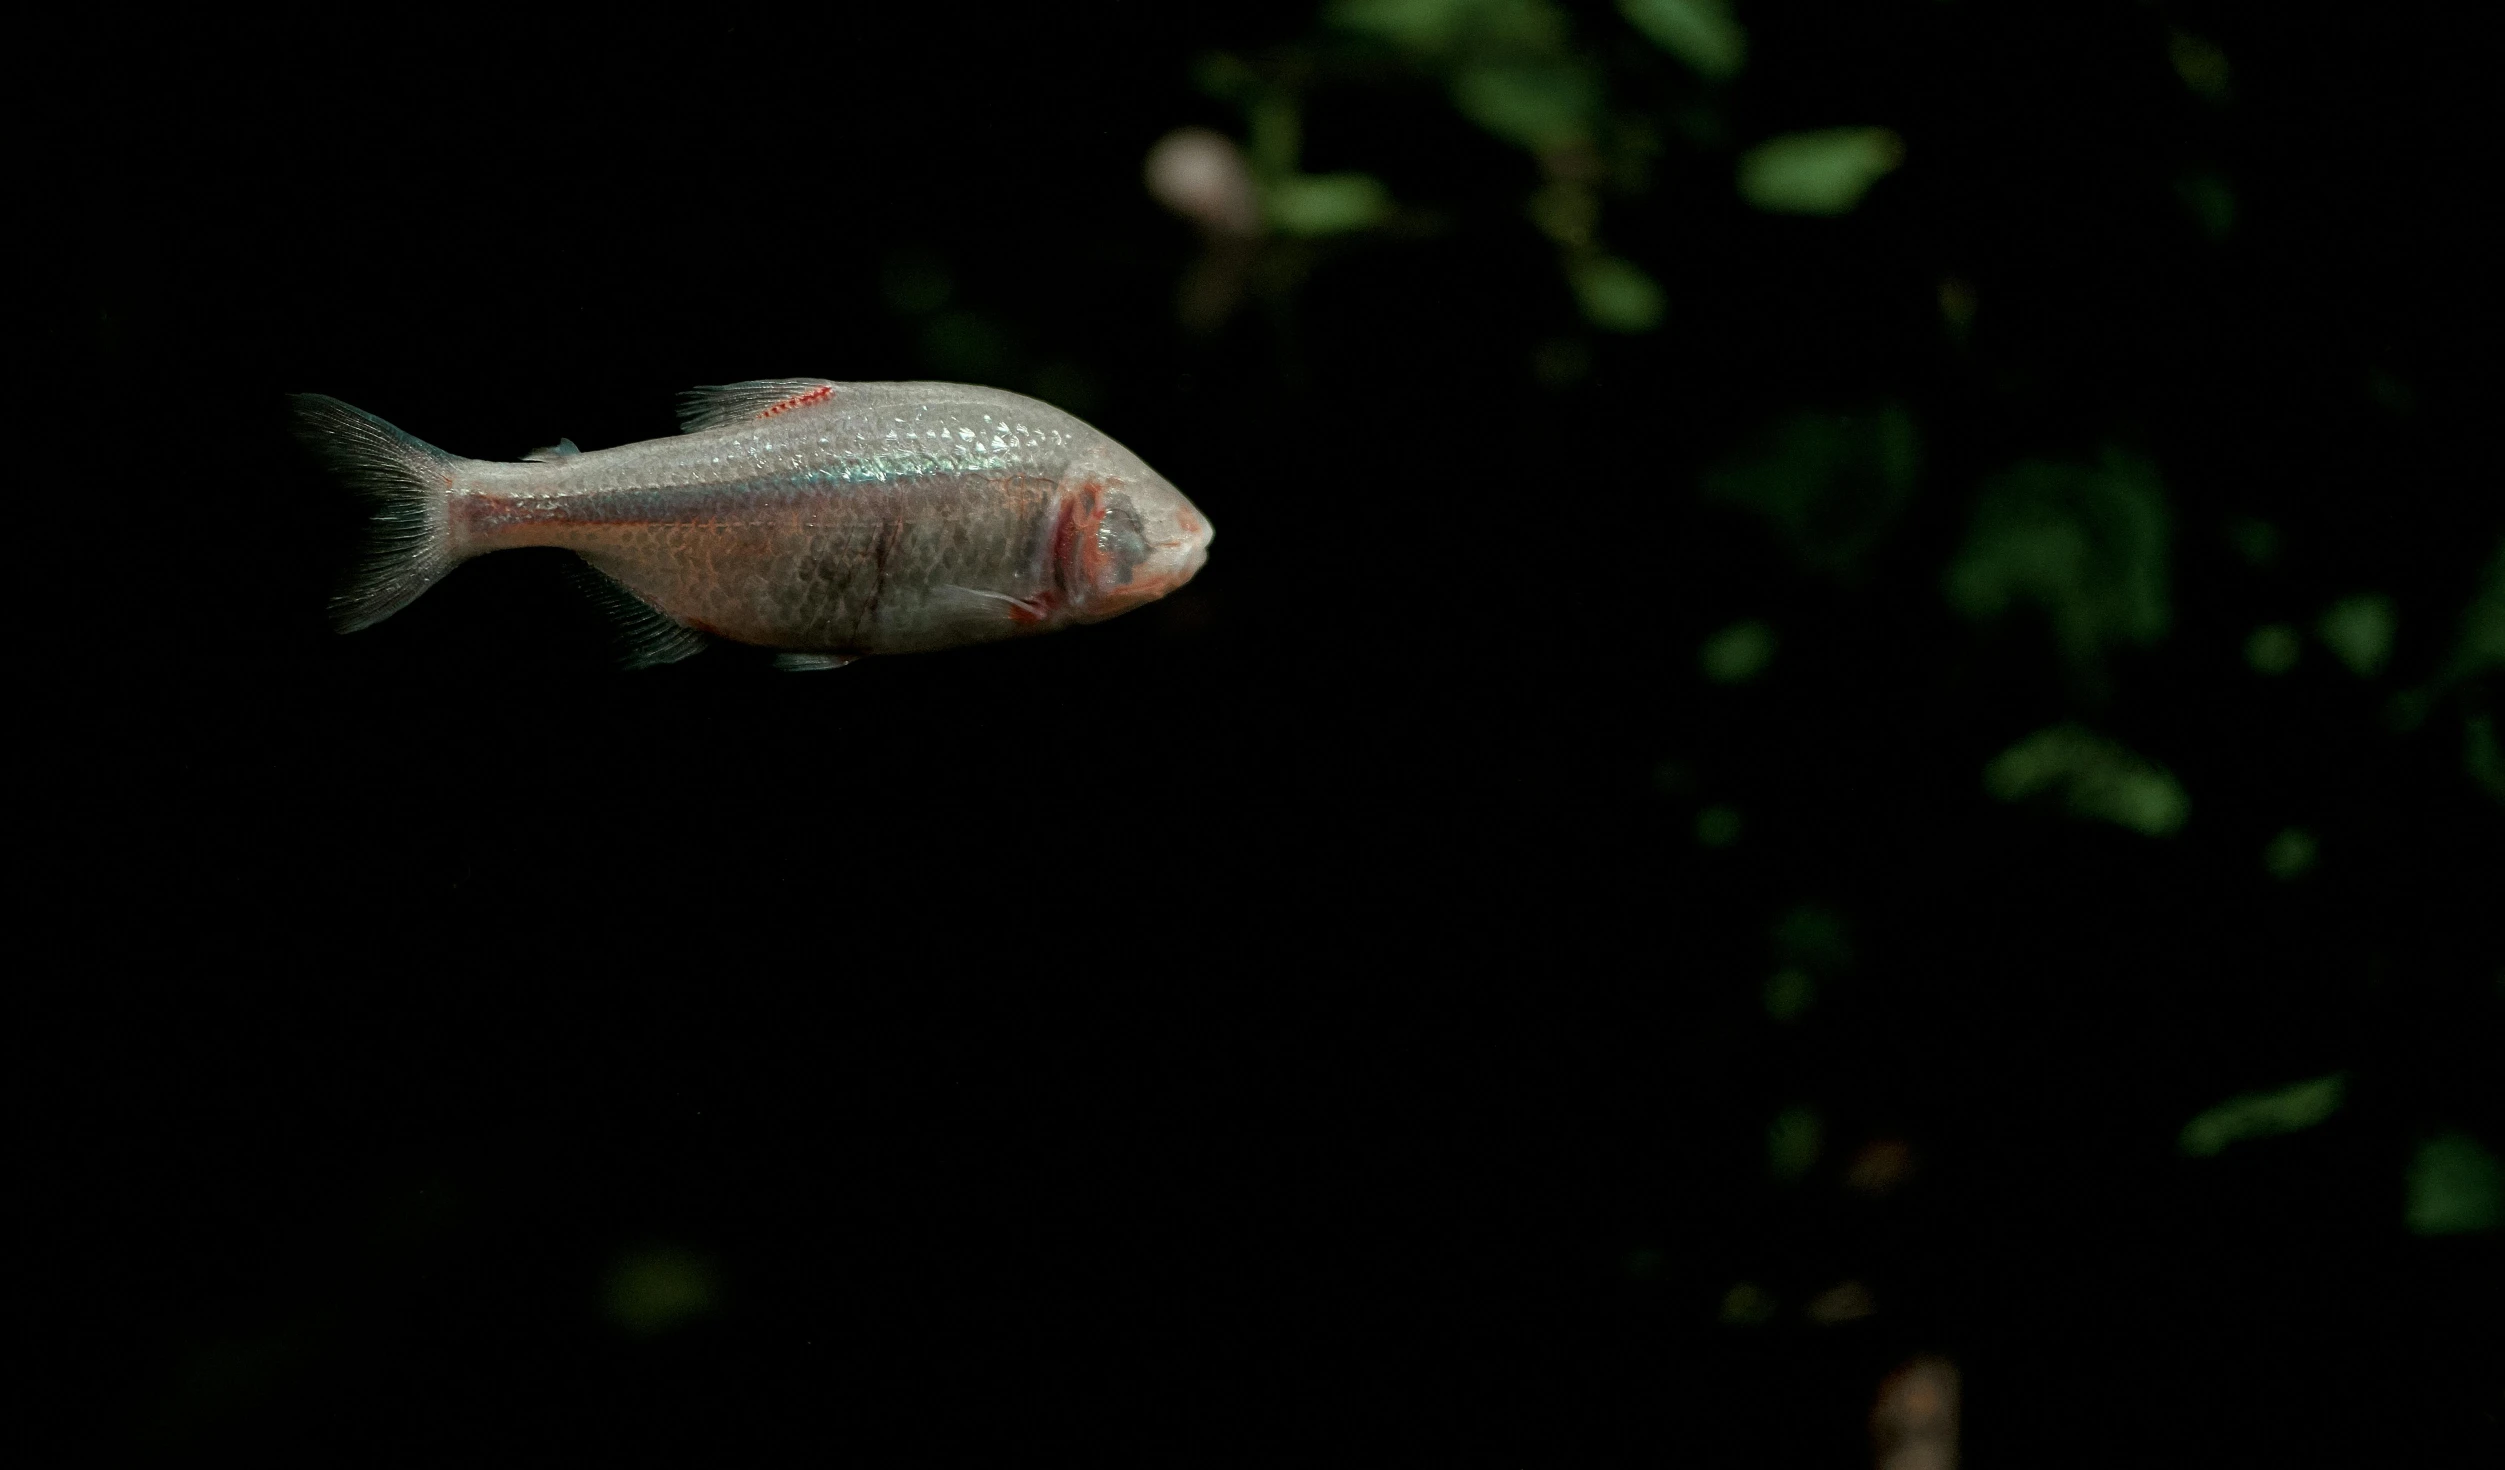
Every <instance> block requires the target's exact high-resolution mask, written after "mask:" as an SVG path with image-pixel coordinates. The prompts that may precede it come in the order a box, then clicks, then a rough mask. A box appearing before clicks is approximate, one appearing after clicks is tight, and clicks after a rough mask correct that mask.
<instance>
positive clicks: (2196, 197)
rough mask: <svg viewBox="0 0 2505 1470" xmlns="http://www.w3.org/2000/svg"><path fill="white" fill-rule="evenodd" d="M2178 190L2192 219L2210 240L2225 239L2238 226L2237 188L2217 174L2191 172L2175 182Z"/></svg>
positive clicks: (2177, 192) (2176, 191)
mask: <svg viewBox="0 0 2505 1470" xmlns="http://www.w3.org/2000/svg"><path fill="white" fill-rule="evenodd" d="M2175 193H2176V195H2177V196H2178V197H2179V198H2181V199H2182V200H2183V207H2184V208H2185V209H2186V210H2188V211H2189V212H2190V213H2191V216H2192V221H2193V223H2195V224H2197V225H2199V226H2200V227H2201V233H2202V234H2204V235H2207V236H2208V237H2209V238H2210V239H2211V240H2213V241H2217V240H2224V239H2226V238H2227V236H2228V235H2230V234H2232V233H2233V232H2234V230H2235V190H2234V188H2233V187H2231V186H2230V185H2229V184H2228V183H2227V181H2226V180H2224V179H2222V178H2219V177H2218V176H2217V175H2216V174H2188V175H2186V176H2185V177H2183V178H2181V179H2179V180H2177V181H2176V182H2175Z"/></svg>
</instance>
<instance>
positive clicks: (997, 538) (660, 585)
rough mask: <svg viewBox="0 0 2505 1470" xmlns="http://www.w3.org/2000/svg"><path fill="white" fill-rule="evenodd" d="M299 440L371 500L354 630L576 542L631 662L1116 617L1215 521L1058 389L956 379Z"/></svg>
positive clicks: (808, 656)
mask: <svg viewBox="0 0 2505 1470" xmlns="http://www.w3.org/2000/svg"><path fill="white" fill-rule="evenodd" d="M298 403H299V412H300V421H301V424H302V427H303V432H304V435H305V437H306V439H307V440H308V441H309V442H310V443H312V444H313V445H314V446H315V447H316V448H317V449H318V450H320V451H321V452H323V453H324V454H325V455H326V456H327V457H328V458H330V459H331V461H332V462H333V463H334V465H335V466H336V467H337V468H338V469H339V470H340V471H341V473H342V474H343V476H344V477H345V478H346V479H347V480H348V481H349V482H350V483H351V484H352V485H353V486H355V487H357V488H359V489H361V490H363V491H365V492H366V493H368V494H369V495H370V496H372V497H373V498H374V500H375V501H376V506H377V510H376V516H375V519H374V522H373V530H372V537H371V542H370V545H369V549H368V554H367V557H366V560H365V563H364V565H363V567H362V569H361V571H360V573H359V575H358V576H357V578H356V579H355V581H354V582H353V583H352V584H351V585H350V587H349V588H348V589H347V590H346V591H345V592H343V593H342V594H341V596H340V597H339V599H338V600H337V601H336V603H335V611H336V613H337V616H338V621H339V623H340V626H341V627H342V628H343V629H354V628H361V627H366V626H370V625H371V624H373V623H376V622H379V621H381V620H382V619H383V618H385V617H388V616H390V615H391V614H392V613H393V612H395V611H397V610H398V609H399V608H401V607H404V606H406V605H407V604H408V603H409V602H410V601H412V600H414V599H415V598H416V597H417V596H418V595H419V594H421V593H423V592H424V591H425V590H426V589H427V588H428V587H430V586H432V585H433V584H434V583H435V582H436V581H437V580H440V579H441V578H442V577H443V575H444V574H445V573H447V572H449V571H450V570H451V569H452V568H453V567H454V566H457V565H459V564H460V563H461V562H462V561H465V560H467V559H468V558H470V557H473V556H479V555H485V554H488V553H491V552H495V551H502V550H508V549H511V548H515V547H525V546H552V547H559V548H562V549H565V550H568V551H571V552H574V553H575V554H577V555H578V556H580V557H581V558H582V559H583V560H584V562H585V563H587V564H588V565H589V566H590V567H591V568H593V569H594V570H595V571H596V572H597V573H598V574H599V575H600V576H602V577H604V578H606V579H608V582H609V583H610V584H612V585H613V587H614V588H615V589H618V590H619V591H620V592H622V594H623V595H616V596H608V597H605V598H604V601H606V602H608V603H609V605H610V606H611V607H612V608H613V609H614V610H615V611H616V612H617V613H618V614H619V616H620V619H621V623H622V626H623V627H624V628H625V630H626V632H627V634H628V638H629V643H630V647H631V650H632V652H631V655H630V661H632V662H637V663H654V662H665V661H668V660H670V659H675V658H682V657H685V656H687V655H688V654H690V653H693V652H695V651H697V650H698V649H700V648H701V647H702V646H703V639H704V637H705V636H711V637H719V638H726V639H731V640H735V641H738V642H743V643H751V644H757V645H761V646H764V647H768V648H774V649H781V650H787V651H789V652H791V653H793V654H796V655H802V656H803V657H801V658H799V659H798V660H796V662H797V663H799V664H801V665H804V666H809V667H825V666H830V665H832V664H834V663H838V662H842V661H845V660H847V659H850V658H853V657H858V656H861V655H863V654H871V653H907V652H922V651H928V650H933V649H941V648H951V647H958V646H962V645H966V644H972V643H982V642H988V641H991V640H993V639H997V638H1007V637H1014V636H1018V635H1021V634H1027V633H1035V632H1046V631H1051V630H1052V629H1055V628H1060V627H1067V626H1070V625H1073V624H1078V623H1089V622H1097V621H1101V620H1102V619H1104V618H1107V617H1112V616H1114V615H1116V614H1118V613H1121V612H1124V611H1128V610H1129V609H1131V608H1133V607H1137V606H1140V605H1142V604H1143V603H1146V602H1149V601H1152V600H1154V599H1156V598H1158V597H1161V596H1163V595H1165V594H1166V593H1168V592H1170V591H1172V590H1173V589H1174V588H1176V587H1179V586H1181V585H1182V584H1183V583H1185V582H1187V581H1189V580H1190V579H1191V577H1192V576H1193V575H1194V574H1195V573H1196V572H1198V570H1199V569H1200V567H1201V565H1202V563H1203V562H1204V561H1205V560H1206V558H1207V554H1208V545H1209V542H1210V540H1211V538H1212V536H1213V534H1214V532H1213V528H1212V527H1211V525H1210V523H1209V520H1208V518H1207V517H1206V516H1204V515H1202V514H1201V513H1200V511H1199V509H1198V508H1197V507H1196V506H1194V505H1193V504H1192V503H1191V502H1190V501H1189V500H1188V499H1186V498H1185V497H1184V496H1183V494H1182V492H1180V491H1179V490H1176V489H1175V488H1174V486H1173V485H1172V484H1170V483H1169V482H1167V481H1166V480H1165V479H1164V478H1163V477H1162V476H1160V475H1158V474H1157V473H1156V472H1155V471H1154V470H1151V469H1150V468H1148V466H1147V465H1146V464H1144V463H1142V462H1141V461H1140V460H1139V458H1138V456H1136V455H1134V454H1132V453H1131V452H1130V451H1129V450H1128V449H1125V448H1124V447H1123V446H1122V445H1120V444H1118V443H1116V442H1115V441H1114V440H1112V439H1111V438H1109V437H1107V436H1106V435H1104V434H1103V433H1101V432H1100V431H1098V430H1096V429H1095V428H1093V427H1091V426H1089V425H1088V424H1086V423H1083V422H1082V421H1080V420H1079V419H1077V418H1075V417H1072V416H1071V415H1069V414H1067V413H1064V412H1062V411H1061V410H1060V409H1057V408H1054V407H1052V406H1051V405H1049V404H1045V403H1041V402H1038V401H1037V400H1034V399H1031V398H1026V397H1022V396H1020V395H1018V394H1014V393H1009V392H1005V391H1003V390H1001V389H997V388H980V387H973V386H969V385H965V384H954V383H836V382H832V381H829V380H825V379H775V380H767V381H762V382H756V383H738V384H731V385H728V386H726V387H722V388H713V389H700V390H697V392H695V393H693V394H691V395H689V399H688V403H687V406H686V409H685V411H684V413H683V419H684V421H685V423H686V425H687V432H686V433H683V434H681V435H679V436H677V437H675V438H670V439H656V440H649V441H646V442H643V443H638V444H627V445H621V446H618V447H617V448H614V449H603V450H595V451H590V452H584V451H580V450H577V449H575V448H574V446H573V445H572V444H571V443H570V442H569V443H561V444H559V445H558V446H557V447H556V448H554V449H550V450H543V451H541V452H539V453H537V454H534V455H532V456H530V457H529V458H528V459H526V460H523V461H520V462H502V461H489V460H476V459H463V458H460V457H457V456H454V455H449V454H446V453H444V452H443V451H441V450H439V449H436V448H434V447H433V446H431V445H428V444H426V443H424V442H422V441H420V440H417V439H414V438H411V437H410V436H409V435H406V434H403V433H401V432H400V431H399V430H397V429H395V428H393V427H392V426H391V425H389V424H387V423H384V422H383V421H382V420H381V419H378V418H375V417H374V416H372V415H370V414H367V413H364V412H363V411H361V410H358V409H354V408H351V407H349V406H348V405H346V404H344V403H340V402H338V401H337V400H335V399H330V398H323V397H320V396H318V395H304V396H303V397H301V398H300V399H299V400H298Z"/></svg>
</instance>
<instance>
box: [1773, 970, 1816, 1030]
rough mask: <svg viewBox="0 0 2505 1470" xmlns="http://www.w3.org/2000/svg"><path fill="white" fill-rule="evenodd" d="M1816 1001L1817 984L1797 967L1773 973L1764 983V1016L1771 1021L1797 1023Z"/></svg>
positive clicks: (1805, 971)
mask: <svg viewBox="0 0 2505 1470" xmlns="http://www.w3.org/2000/svg"><path fill="white" fill-rule="evenodd" d="M1817 999H1818V982H1817V981H1815V980H1813V979H1811V978H1810V977H1809V972H1808V971H1807V970H1804V969H1801V968H1800V967H1799V966H1797V965H1794V966H1788V967H1786V968H1784V969H1780V970H1777V971H1775V972H1774V976H1773V978H1771V979H1769V980H1768V981H1766V1015H1767V1016H1768V1017H1769V1018H1771V1019H1773V1020H1777V1021H1797V1020H1799V1019H1800V1018H1801V1017H1802V1016H1805V1015H1807V1014H1808V1013H1809V1007H1810V1006H1811V1004H1812V1003H1814V1002H1815V1001H1816V1000H1817Z"/></svg>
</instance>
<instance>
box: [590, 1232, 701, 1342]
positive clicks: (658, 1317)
mask: <svg viewBox="0 0 2505 1470" xmlns="http://www.w3.org/2000/svg"><path fill="white" fill-rule="evenodd" d="M714 1297H715V1284H714V1273H713V1268H712V1266H711V1265H710V1264H708V1263H707V1262H705V1261H704V1260H702V1259H701V1258H699V1257H697V1256H694V1255H691V1254H689V1253H688V1252H686V1251H681V1250H672V1249H668V1248H659V1249H652V1250H640V1251H633V1252H629V1253H628V1254H626V1255H624V1256H621V1257H620V1258H619V1259H618V1262H617V1264H616V1265H615V1266H614V1267H613V1268H612V1269H611V1270H610V1273H609V1282H608V1288H607V1291H606V1293H605V1302H606V1305H607V1307H608V1312H609V1320H611V1321H612V1322H615V1323H617V1324H618V1325H619V1326H621V1327H623V1328H625V1329H626V1330H628V1331H629V1332H634V1333H638V1334H647V1335H648V1334H651V1333H656V1332H662V1331H665V1330H667V1329H669V1328H672V1327H676V1326H678V1325H679V1324H680V1323H682V1322H685V1321H686V1320H688V1319H689V1318H691V1317H695V1316H698V1315H700V1314H702V1313H704V1312H708V1311H711V1310H712V1309H713V1306H714Z"/></svg>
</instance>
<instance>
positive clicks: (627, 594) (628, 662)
mask: <svg viewBox="0 0 2505 1470" xmlns="http://www.w3.org/2000/svg"><path fill="white" fill-rule="evenodd" d="M573 571H574V582H575V585H576V586H578V587H581V588H582V589H583V592H584V595H586V596H588V597H589V598H591V600H592V601H593V602H594V603H596V604H598V606H599V608H600V610H601V611H602V612H604V613H607V614H608V615H609V625H610V627H611V628H612V629H614V630H615V631H616V633H617V637H618V661H619V662H620V663H621V664H623V665H624V666H625V667H627V668H630V669H647V668H650V667H652V666H653V665H654V664H674V663H677V662H678V661H679V660H680V659H683V658H693V657H695V656H696V655H697V654H700V653H702V652H704V651H705V635H704V634H702V633H699V632H697V631H696V630H695V629H693V628H690V627H688V626H687V625H685V624H684V623H681V622H679V621H678V620H676V619H674V618H672V617H671V616H670V615H669V614H668V613H665V612H663V611H662V610H661V609H659V608H657V607H654V606H653V605H652V604H651V603H649V602H646V601H644V600H643V599H642V598H641V597H638V596H636V595H635V594H634V593H633V592H632V591H630V590H629V589H628V588H627V587H626V586H625V585H624V584H622V583H620V582H618V581H617V580H615V579H614V578H612V577H609V576H607V575H606V574H604V573H603V572H601V571H600V569H599V568H597V567H595V566H593V565H592V564H591V563H589V562H586V561H583V560H581V559H580V558H577V559H576V560H575V562H574V565H573Z"/></svg>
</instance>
